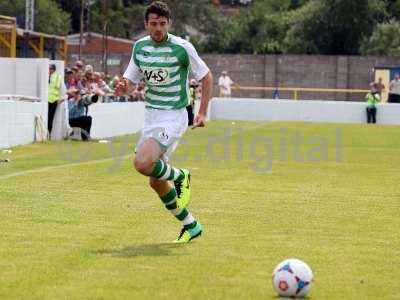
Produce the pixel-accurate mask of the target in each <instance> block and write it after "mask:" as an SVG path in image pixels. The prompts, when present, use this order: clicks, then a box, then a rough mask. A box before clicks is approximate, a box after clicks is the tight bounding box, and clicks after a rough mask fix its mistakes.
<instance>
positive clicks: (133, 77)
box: [124, 44, 143, 83]
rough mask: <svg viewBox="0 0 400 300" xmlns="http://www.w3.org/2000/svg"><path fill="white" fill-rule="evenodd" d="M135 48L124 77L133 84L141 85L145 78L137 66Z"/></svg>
mask: <svg viewBox="0 0 400 300" xmlns="http://www.w3.org/2000/svg"><path fill="white" fill-rule="evenodd" d="M135 46H136V44H135V45H134V46H133V50H132V56H131V60H130V62H129V65H128V67H127V68H126V70H125V73H124V77H125V78H127V79H129V80H130V81H132V82H133V83H139V81H140V80H141V79H142V78H143V73H142V71H141V70H140V68H139V66H138V65H136V61H135V58H134V57H135V48H136V47H135Z"/></svg>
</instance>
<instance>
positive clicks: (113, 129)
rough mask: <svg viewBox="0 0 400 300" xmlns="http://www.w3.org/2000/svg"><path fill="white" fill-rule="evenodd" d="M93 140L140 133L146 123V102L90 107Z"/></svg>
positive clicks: (105, 104)
mask: <svg viewBox="0 0 400 300" xmlns="http://www.w3.org/2000/svg"><path fill="white" fill-rule="evenodd" d="M89 115H90V116H92V118H93V120H92V130H91V133H90V135H91V136H92V137H93V138H97V139H98V138H105V137H113V136H118V135H124V134H130V133H135V132H137V131H139V130H140V129H141V128H142V125H143V122H144V102H114V103H96V104H92V105H90V106H89Z"/></svg>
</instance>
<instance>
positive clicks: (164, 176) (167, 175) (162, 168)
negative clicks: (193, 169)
mask: <svg viewBox="0 0 400 300" xmlns="http://www.w3.org/2000/svg"><path fill="white" fill-rule="evenodd" d="M150 176H151V177H154V178H157V179H161V180H173V181H182V180H183V179H184V178H185V174H184V173H183V172H182V170H181V169H177V168H174V167H171V166H170V165H169V164H167V163H166V162H164V161H163V160H161V159H159V160H157V161H156V164H155V166H154V169H153V172H152V173H151V174H150Z"/></svg>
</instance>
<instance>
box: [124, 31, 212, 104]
mask: <svg viewBox="0 0 400 300" xmlns="http://www.w3.org/2000/svg"><path fill="white" fill-rule="evenodd" d="M189 70H190V71H191V72H192V73H193V75H194V77H195V78H196V80H201V79H203V77H204V76H205V75H207V73H208V72H209V68H208V67H207V65H206V64H205V63H204V61H203V60H202V59H201V58H200V57H199V55H198V54H197V52H196V49H195V48H194V47H193V45H192V44H191V43H190V42H188V41H186V40H184V39H182V38H180V37H177V36H174V35H172V34H169V33H168V37H167V39H166V40H165V41H164V42H162V43H159V44H157V43H155V42H154V41H153V40H152V39H151V38H150V36H146V37H144V38H142V39H140V40H138V41H137V42H136V43H135V44H134V46H133V51H132V57H131V61H130V62H129V65H128V68H127V69H126V71H125V73H124V77H125V78H127V79H129V80H130V81H132V82H133V83H137V82H139V81H140V80H141V79H144V80H145V82H146V99H145V101H146V108H153V109H181V108H183V107H185V106H187V105H188V103H189V85H188V81H189V79H188V77H189Z"/></svg>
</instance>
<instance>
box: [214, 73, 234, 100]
mask: <svg viewBox="0 0 400 300" xmlns="http://www.w3.org/2000/svg"><path fill="white" fill-rule="evenodd" d="M232 84H234V82H233V81H232V79H231V78H230V77H229V76H228V75H227V72H226V71H222V73H221V76H220V77H219V79H218V86H219V96H220V97H228V98H229V97H231V86H232Z"/></svg>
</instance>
